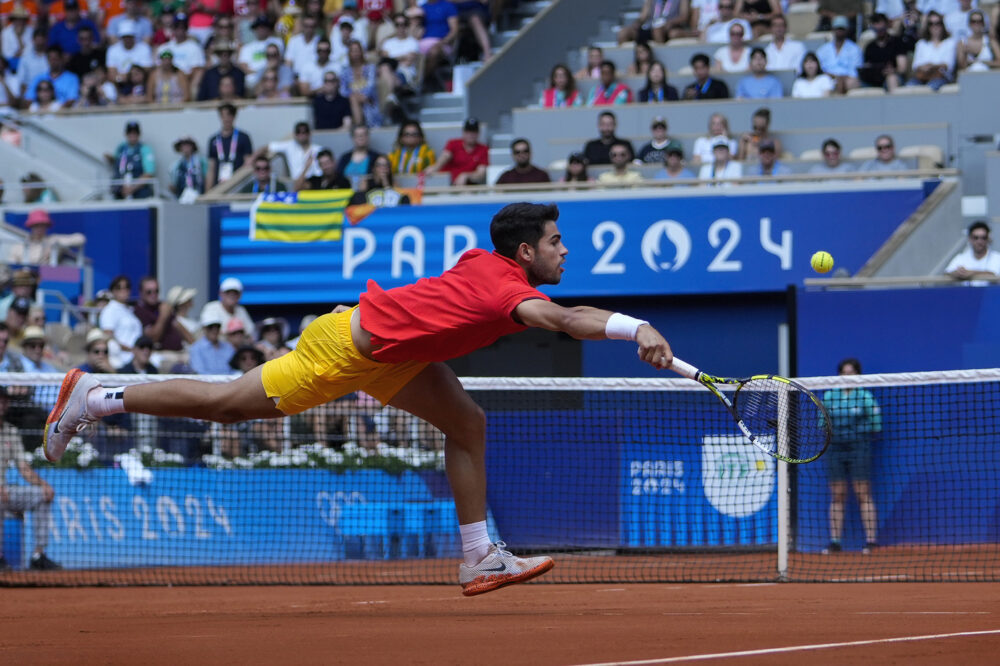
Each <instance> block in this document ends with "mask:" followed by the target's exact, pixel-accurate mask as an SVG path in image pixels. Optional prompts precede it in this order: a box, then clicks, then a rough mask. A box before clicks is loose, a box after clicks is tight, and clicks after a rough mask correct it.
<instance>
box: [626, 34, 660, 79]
mask: <svg viewBox="0 0 1000 666" xmlns="http://www.w3.org/2000/svg"><path fill="white" fill-rule="evenodd" d="M632 53H633V55H632V62H630V63H629V66H628V69H626V70H625V76H646V73H647V72H648V71H649V65H650V64H651V63H652V62H653V48H652V47H651V46H650V45H649V44H648V43H646V42H636V44H635V46H634V47H633V48H632Z"/></svg>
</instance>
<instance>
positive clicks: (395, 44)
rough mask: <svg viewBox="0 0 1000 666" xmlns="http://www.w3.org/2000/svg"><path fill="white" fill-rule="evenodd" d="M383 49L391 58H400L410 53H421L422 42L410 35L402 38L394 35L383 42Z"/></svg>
mask: <svg viewBox="0 0 1000 666" xmlns="http://www.w3.org/2000/svg"><path fill="white" fill-rule="evenodd" d="M382 50H383V51H385V54H386V55H387V56H389V57H390V58H395V59H396V60H399V59H400V58H403V57H405V56H408V55H410V54H413V53H420V42H418V41H417V40H416V38H415V37H411V36H409V35H408V36H406V37H404V38H402V39H400V38H399V37H396V36H395V35H393V36H392V37H389V38H388V39H386V40H385V41H384V42H382Z"/></svg>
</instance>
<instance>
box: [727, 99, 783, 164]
mask: <svg viewBox="0 0 1000 666" xmlns="http://www.w3.org/2000/svg"><path fill="white" fill-rule="evenodd" d="M750 128H751V129H750V131H749V132H745V133H744V134H743V136H741V137H740V149H739V152H738V153H737V155H738V159H741V160H754V159H757V151H758V150H759V148H758V146H760V144H762V143H763V142H765V141H771V142H772V143H774V145H775V150H776V152H777V153H778V154H781V141H780V140H779V139H778V137H776V136H774V135H773V134H772V133H771V111H770V110H769V109H757V110H756V111H754V112H753V116H751V117H750Z"/></svg>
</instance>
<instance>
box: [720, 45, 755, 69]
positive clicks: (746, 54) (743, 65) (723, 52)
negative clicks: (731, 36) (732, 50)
mask: <svg viewBox="0 0 1000 666" xmlns="http://www.w3.org/2000/svg"><path fill="white" fill-rule="evenodd" d="M750 51H751V49H750V47H749V46H745V47H743V53H742V54H741V55H740V59H739V60H737V61H736V62H733V59H732V58H730V57H729V46H720V47H719V49H718V50H717V51H716V52H715V54H714V55H713V56H712V57H713V58H714V59H715V61H716V62H717V63H719V64H720V65H722V71H724V72H747V71H749V70H750Z"/></svg>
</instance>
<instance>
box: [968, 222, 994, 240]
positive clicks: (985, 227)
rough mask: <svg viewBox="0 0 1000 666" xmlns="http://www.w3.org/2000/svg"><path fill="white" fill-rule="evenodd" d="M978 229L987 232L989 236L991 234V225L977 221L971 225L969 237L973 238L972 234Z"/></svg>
mask: <svg viewBox="0 0 1000 666" xmlns="http://www.w3.org/2000/svg"><path fill="white" fill-rule="evenodd" d="M977 229H982V230H983V231H985V232H986V234H987V235H989V233H990V225H988V224H986V223H985V222H983V221H982V220H976V221H975V222H973V223H972V224H970V225H969V235H970V236H971V235H972V234H974V233H975V232H976V230H977Z"/></svg>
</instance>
